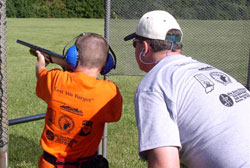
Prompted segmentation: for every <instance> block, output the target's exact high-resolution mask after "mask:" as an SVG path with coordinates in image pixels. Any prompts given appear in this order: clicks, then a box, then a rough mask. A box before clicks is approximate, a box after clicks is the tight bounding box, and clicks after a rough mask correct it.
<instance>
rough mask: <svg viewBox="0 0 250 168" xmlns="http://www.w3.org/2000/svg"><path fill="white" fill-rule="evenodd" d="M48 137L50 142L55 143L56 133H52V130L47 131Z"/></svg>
mask: <svg viewBox="0 0 250 168" xmlns="http://www.w3.org/2000/svg"><path fill="white" fill-rule="evenodd" d="M46 137H47V139H48V140H51V141H53V140H54V138H55V135H54V133H53V132H51V131H50V130H47V131H46Z"/></svg>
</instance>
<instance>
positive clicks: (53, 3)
mask: <svg viewBox="0 0 250 168" xmlns="http://www.w3.org/2000/svg"><path fill="white" fill-rule="evenodd" d="M6 11H7V12H6V14H7V17H17V18H30V17H44V18H67V17H69V18H71V17H75V18H80V17H81V18H104V13H105V11H104V0H18V1H17V0H7V10H6Z"/></svg>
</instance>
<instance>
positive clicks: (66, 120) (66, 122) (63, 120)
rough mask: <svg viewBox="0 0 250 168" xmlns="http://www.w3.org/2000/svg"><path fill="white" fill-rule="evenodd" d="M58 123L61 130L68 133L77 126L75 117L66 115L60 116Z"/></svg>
mask: <svg viewBox="0 0 250 168" xmlns="http://www.w3.org/2000/svg"><path fill="white" fill-rule="evenodd" d="M58 124H59V127H60V129H61V130H63V131H65V132H68V133H69V132H70V131H71V130H72V129H73V128H74V127H75V123H74V121H73V119H72V118H70V117H69V116H66V115H63V116H61V117H60V118H59V120H58Z"/></svg>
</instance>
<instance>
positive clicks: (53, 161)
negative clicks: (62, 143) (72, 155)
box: [43, 151, 97, 166]
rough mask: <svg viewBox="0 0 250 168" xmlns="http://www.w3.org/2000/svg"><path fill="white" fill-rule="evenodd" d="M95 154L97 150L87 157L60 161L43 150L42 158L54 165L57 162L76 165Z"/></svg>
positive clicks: (93, 156)
mask: <svg viewBox="0 0 250 168" xmlns="http://www.w3.org/2000/svg"><path fill="white" fill-rule="evenodd" d="M96 156H97V152H96V153H95V154H93V155H91V156H88V157H83V158H78V159H77V160H74V161H67V159H66V161H60V159H58V158H57V157H55V156H53V155H51V154H49V153H48V152H46V151H44V152H43V158H44V160H46V161H47V162H49V163H51V164H53V165H56V164H59V165H72V166H74V165H75V166H78V165H79V163H82V162H86V161H89V160H91V159H93V158H95V157H96Z"/></svg>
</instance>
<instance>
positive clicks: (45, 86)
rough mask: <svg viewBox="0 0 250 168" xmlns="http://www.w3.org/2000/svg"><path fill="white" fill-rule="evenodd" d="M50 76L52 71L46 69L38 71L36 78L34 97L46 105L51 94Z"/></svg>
mask: <svg viewBox="0 0 250 168" xmlns="http://www.w3.org/2000/svg"><path fill="white" fill-rule="evenodd" d="M52 76H53V75H52V71H48V70H47V69H42V70H40V71H39V72H38V76H37V85H36V95H37V96H38V97H39V98H41V99H42V100H44V101H45V102H47V103H48V102H49V98H50V95H51V92H52Z"/></svg>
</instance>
